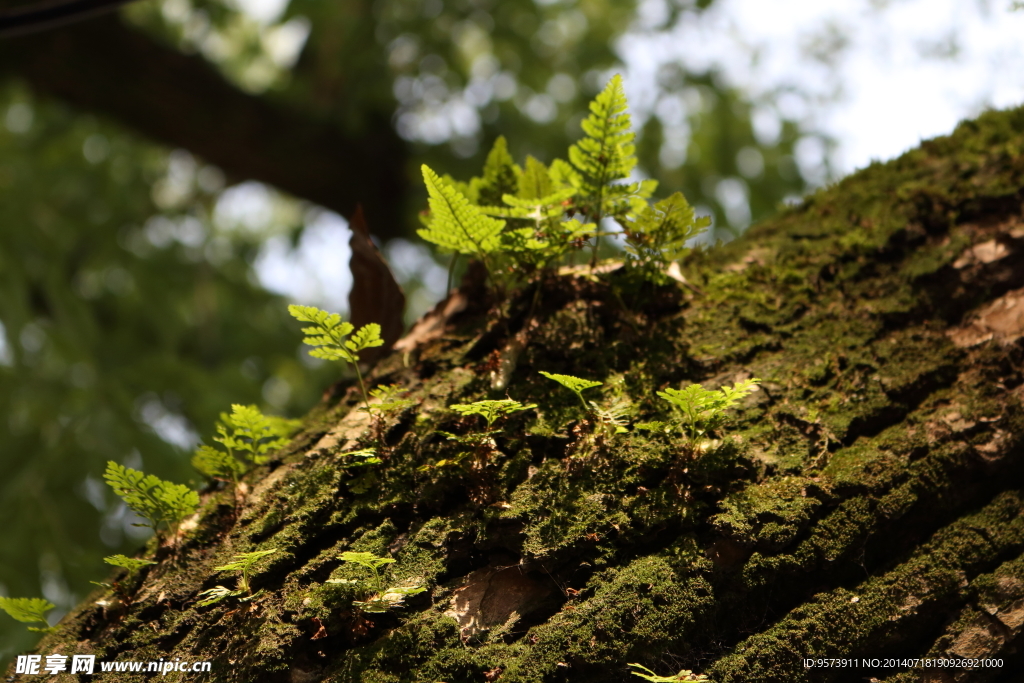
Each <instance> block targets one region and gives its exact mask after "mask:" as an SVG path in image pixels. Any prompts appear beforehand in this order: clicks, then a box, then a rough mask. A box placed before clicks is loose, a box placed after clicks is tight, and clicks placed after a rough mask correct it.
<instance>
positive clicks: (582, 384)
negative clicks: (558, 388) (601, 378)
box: [540, 370, 604, 410]
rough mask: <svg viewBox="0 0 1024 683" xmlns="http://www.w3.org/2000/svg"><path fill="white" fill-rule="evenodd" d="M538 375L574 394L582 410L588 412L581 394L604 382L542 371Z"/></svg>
mask: <svg viewBox="0 0 1024 683" xmlns="http://www.w3.org/2000/svg"><path fill="white" fill-rule="evenodd" d="M540 374H542V375H544V376H545V377H547V378H548V379H550V380H553V381H555V382H558V383H559V384H561V385H562V386H563V387H565V388H566V389H568V390H569V391H571V392H572V393H574V394H576V396H578V397H579V399H580V403H582V404H583V408H584V410H590V408H588V407H587V402H586V401H585V400H584V399H583V392H584V391H586V390H587V389H593V388H594V387H599V386H601V385H602V384H604V382H595V381H594V380H590V379H582V378H580V377H573V376H572V375H559V374H557V373H554V372H545V371H543V370H541V371H540Z"/></svg>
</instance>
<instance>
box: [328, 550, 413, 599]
mask: <svg viewBox="0 0 1024 683" xmlns="http://www.w3.org/2000/svg"><path fill="white" fill-rule="evenodd" d="M340 559H341V561H342V562H345V563H352V564H356V565H358V566H360V567H363V568H364V569H367V570H369V572H370V577H369V578H368V579H367V580H365V581H353V580H349V579H328V581H327V583H330V584H341V585H345V584H357V585H362V587H363V588H364V591H365V592H366V593H367V595H366V599H365V600H356V601H353V603H352V604H353V605H355V606H356V607H358V608H359V609H361V610H362V611H364V612H369V613H382V612H387V611H388V610H392V609H396V608H398V607H401V606H402V602H403V601H404V600H405V598H406V597H408V596H410V595H417V594H419V593H422V592H424V591H425V590H426V588H423V587H421V586H415V585H413V586H391V587H386V586H387V584H386V583H385V581H384V575H383V574H382V573H381V571H380V569H381V567H384V566H385V565H388V564H392V563H393V562H394V561H395V560H394V558H391V557H377V556H376V555H374V554H373V553H357V552H352V551H346V552H344V553H342V554H341V556H340Z"/></svg>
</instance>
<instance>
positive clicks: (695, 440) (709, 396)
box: [638, 378, 761, 450]
mask: <svg viewBox="0 0 1024 683" xmlns="http://www.w3.org/2000/svg"><path fill="white" fill-rule="evenodd" d="M760 381H761V380H759V379H757V378H751V379H745V380H742V381H740V382H736V383H735V384H734V385H733V386H731V387H729V386H723V387H722V388H721V389H717V390H711V389H705V388H704V387H703V386H701V385H700V384H690V385H689V386H686V387H684V388H683V389H671V388H669V389H666V390H665V391H659V392H657V394H658V396H660V397H661V398H663V399H665V400H666V401H668V402H669V403H670V404H672V406H673V407H674V408H675V409H677V410H678V411H679V412H680V413H681V414H682V420H681V422H680V427H681V428H682V430H683V432H684V433H685V434H686V436H687V442H688V445H689V448H690V449H691V450H695V449H696V448H697V447H698V446H699V445H700V442H701V440H702V439H703V438H704V435H705V434H707V433H708V432H709V431H713V430H715V429H718V428H719V427H721V426H722V425H723V424H724V423H725V421H726V420H727V417H726V415H725V411H727V410H729V409H730V408H732V407H734V406H735V405H736V404H737V403H738V402H739V401H740V400H741V399H743V398H744V397H746V396H748V395H749V394H750V393H752V392H753V391H755V390H756V387H757V384H759V383H760ZM638 426H639V425H638ZM661 426H662V423H647V424H645V425H643V427H644V428H648V429H658V428H660V427H661Z"/></svg>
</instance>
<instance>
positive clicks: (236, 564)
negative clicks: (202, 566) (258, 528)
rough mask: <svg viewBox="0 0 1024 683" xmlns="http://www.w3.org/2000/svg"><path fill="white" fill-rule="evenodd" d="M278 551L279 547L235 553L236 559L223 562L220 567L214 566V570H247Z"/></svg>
mask: <svg viewBox="0 0 1024 683" xmlns="http://www.w3.org/2000/svg"><path fill="white" fill-rule="evenodd" d="M276 552H277V548H274V549H272V550H255V551H253V552H251V553H239V554H238V555H235V559H234V561H232V562H228V563H227V564H222V565H220V566H219V567H214V568H213V569H214V571H218V572H231V571H238V572H247V571H249V570H250V569H252V567H253V565H255V564H256V563H257V562H259V561H260V560H262V559H263V558H264V557H267V556H268V555H273V554H274V553H276Z"/></svg>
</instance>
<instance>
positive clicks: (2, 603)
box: [0, 597, 57, 633]
mask: <svg viewBox="0 0 1024 683" xmlns="http://www.w3.org/2000/svg"><path fill="white" fill-rule="evenodd" d="M54 607H56V605H54V604H53V603H52V602H50V601H49V600H44V599H43V598H4V597H0V609H2V610H3V611H4V612H7V614H9V615H10V616H11V617H12V618H14V619H17V620H18V621H20V622H22V623H25V624H35V623H42V624H46V627H45V628H40V627H38V626H29V627H28V630H29V631H36V632H37V633H51V632H53V631H56V630H57V629H56V628H55V627H52V626H50V622H48V621H47V620H46V613H47V612H49V611H50V610H52V609H53V608H54Z"/></svg>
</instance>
